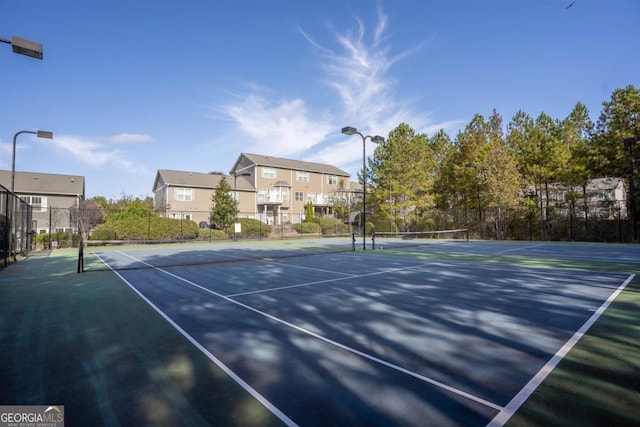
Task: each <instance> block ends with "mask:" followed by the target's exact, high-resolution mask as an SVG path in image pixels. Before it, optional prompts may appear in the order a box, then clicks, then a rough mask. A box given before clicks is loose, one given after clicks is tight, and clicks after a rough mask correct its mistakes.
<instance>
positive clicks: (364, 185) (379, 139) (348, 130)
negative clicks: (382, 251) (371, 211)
mask: <svg viewBox="0 0 640 427" xmlns="http://www.w3.org/2000/svg"><path fill="white" fill-rule="evenodd" d="M342 133H343V134H344V135H355V134H358V135H360V137H361V138H362V215H361V217H362V250H363V251H364V250H366V247H367V243H366V233H365V231H366V227H367V214H366V212H367V165H366V157H367V151H366V147H365V145H366V144H365V142H366V141H367V138H369V139H370V140H371V141H373V142H376V143H379V142H384V138H383V137H381V136H380V135H376V136H371V135H363V134H361V133H360V132H358V129H356V128H354V127H351V126H347V127H343V128H342Z"/></svg>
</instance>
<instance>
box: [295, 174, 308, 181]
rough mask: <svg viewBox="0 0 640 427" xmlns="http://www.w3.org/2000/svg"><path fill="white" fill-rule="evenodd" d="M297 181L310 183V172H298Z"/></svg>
mask: <svg viewBox="0 0 640 427" xmlns="http://www.w3.org/2000/svg"><path fill="white" fill-rule="evenodd" d="M296 181H298V182H309V172H296Z"/></svg>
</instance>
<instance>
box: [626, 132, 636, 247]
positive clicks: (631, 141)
mask: <svg viewBox="0 0 640 427" xmlns="http://www.w3.org/2000/svg"><path fill="white" fill-rule="evenodd" d="M622 142H623V143H624V146H625V147H629V171H630V175H629V193H630V195H631V224H632V227H633V241H634V242H637V241H638V230H637V228H636V190H635V185H634V182H633V151H632V148H631V147H632V146H633V144H635V143H636V142H637V139H636V138H624V139H623V140H622Z"/></svg>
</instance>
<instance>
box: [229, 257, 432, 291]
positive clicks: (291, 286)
mask: <svg viewBox="0 0 640 427" xmlns="http://www.w3.org/2000/svg"><path fill="white" fill-rule="evenodd" d="M429 264H433V263H431V262H429V263H426V264H420V265H409V266H406V267H398V268H392V269H390V270H384V271H374V272H373V273H365V274H351V275H350V276H347V277H336V278H333V279H325V280H317V281H315V282H306V283H298V284H297V285H287V286H278V287H276V288H268V289H259V290H256V291H247V292H240V293H237V294H228V295H225V296H226V297H229V298H231V297H239V296H243V295H253V294H262V293H266V292H273V291H280V290H283V289H292V288H302V287H305V286H312V285H319V284H322V283H330V282H339V281H342V280H349V279H357V278H360V277H369V276H376V275H380V274H386V273H395V272H398V271H402V270H411V269H414V268H418V267H423V266H425V265H429ZM283 265H287V266H288V265H289V264H283ZM321 271H326V272H329V273H330V272H331V271H327V270H321Z"/></svg>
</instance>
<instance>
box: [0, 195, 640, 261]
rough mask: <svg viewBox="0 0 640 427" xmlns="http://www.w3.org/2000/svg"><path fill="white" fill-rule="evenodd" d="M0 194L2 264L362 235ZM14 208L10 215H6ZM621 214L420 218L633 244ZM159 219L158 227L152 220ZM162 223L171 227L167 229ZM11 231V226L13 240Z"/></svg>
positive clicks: (443, 213)
mask: <svg viewBox="0 0 640 427" xmlns="http://www.w3.org/2000/svg"><path fill="white" fill-rule="evenodd" d="M1 194H2V195H1V197H0V204H1V205H0V209H1V212H2V215H1V216H0V218H1V219H0V228H1V230H0V231H1V233H0V234H1V236H0V251H1V252H0V256H2V257H3V259H4V262H5V265H6V262H7V261H8V259H9V258H11V257H12V256H13V257H14V256H15V254H16V253H28V252H29V251H30V250H33V249H52V248H64V247H77V246H78V244H79V242H80V240H81V238H82V239H84V240H87V239H89V240H90V239H95V240H102V241H121V240H127V241H130V240H147V241H153V240H156V241H166V240H176V241H180V240H198V239H199V240H219V239H291V238H301V237H320V236H337V235H352V234H355V235H356V236H359V237H360V236H362V225H361V224H359V223H358V218H359V215H358V212H352V213H350V215H349V216H347V217H345V218H343V219H336V218H335V217H334V216H332V215H317V214H316V217H315V218H316V221H315V224H308V223H307V222H305V220H306V218H305V214H303V213H280V214H276V213H268V212H266V213H265V212H240V213H238V215H237V222H239V223H241V226H240V228H239V229H236V228H235V227H233V226H232V227H231V228H227V229H226V230H220V229H219V228H220V227H216V226H214V227H210V214H211V213H210V212H209V211H175V212H170V213H168V214H167V213H163V214H157V213H149V214H148V216H147V217H145V218H139V219H137V220H136V221H135V222H131V223H130V224H128V225H127V227H128V229H126V230H124V229H122V228H118V226H117V224H116V223H114V221H113V220H110V219H107V220H105V216H104V213H103V212H101V211H100V210H98V209H85V210H83V209H74V208H66V209H65V208H48V209H36V210H35V211H34V212H33V213H32V212H31V208H30V207H29V206H28V205H27V204H26V203H25V202H23V201H22V200H21V199H19V198H17V197H14V196H13V195H12V194H10V192H8V191H7V190H6V189H3V190H2V193H1ZM14 201H15V206H16V209H15V214H14V212H13V210H12V209H11V206H13V205H12V203H13V202H14ZM628 212H630V209H629V206H626V205H625V206H621V205H620V203H619V202H618V204H616V203H614V202H610V201H606V200H604V201H592V202H589V203H586V204H585V203H584V202H582V201H578V202H575V203H573V204H571V203H567V202H565V203H553V204H549V205H548V206H547V205H542V206H541V205H540V204H536V203H533V202H532V203H530V204H528V205H526V204H523V205H522V206H521V207H519V208H517V209H511V210H508V209H482V210H479V209H478V208H477V207H476V208H469V207H464V206H456V207H453V208H451V209H449V210H433V211H430V212H429V214H428V215H427V216H428V217H429V219H430V223H431V224H432V227H434V228H435V229H436V230H448V229H449V230H450V229H458V228H466V229H468V230H469V236H470V238H472V239H496V240H542V241H545V240H550V241H551V240H553V241H593V242H633V241H637V237H634V225H635V224H634V221H633V220H632V218H630V215H628ZM13 215H15V220H13V219H14V218H13ZM161 217H162V218H164V220H165V221H164V222H163V221H158V218H161ZM374 218H375V215H374V214H373V213H370V214H368V215H367V220H368V224H367V235H368V234H370V233H371V232H372V231H385V230H386V229H385V230H383V228H384V226H388V225H389V224H380V223H377V222H376V221H375V220H374ZM349 219H350V220H349ZM167 220H171V221H169V223H170V224H169V225H167ZM369 222H371V223H369ZM386 222H389V220H387V221H386ZM394 222H395V223H396V224H397V225H398V229H399V230H405V229H407V230H406V231H429V230H410V229H408V228H407V227H408V226H409V225H408V224H405V223H403V221H402V218H400V217H398V218H396V219H395V221H394ZM12 225H15V233H14V232H13V228H12ZM120 227H122V226H120ZM386 231H388V230H386ZM636 231H637V230H636Z"/></svg>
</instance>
